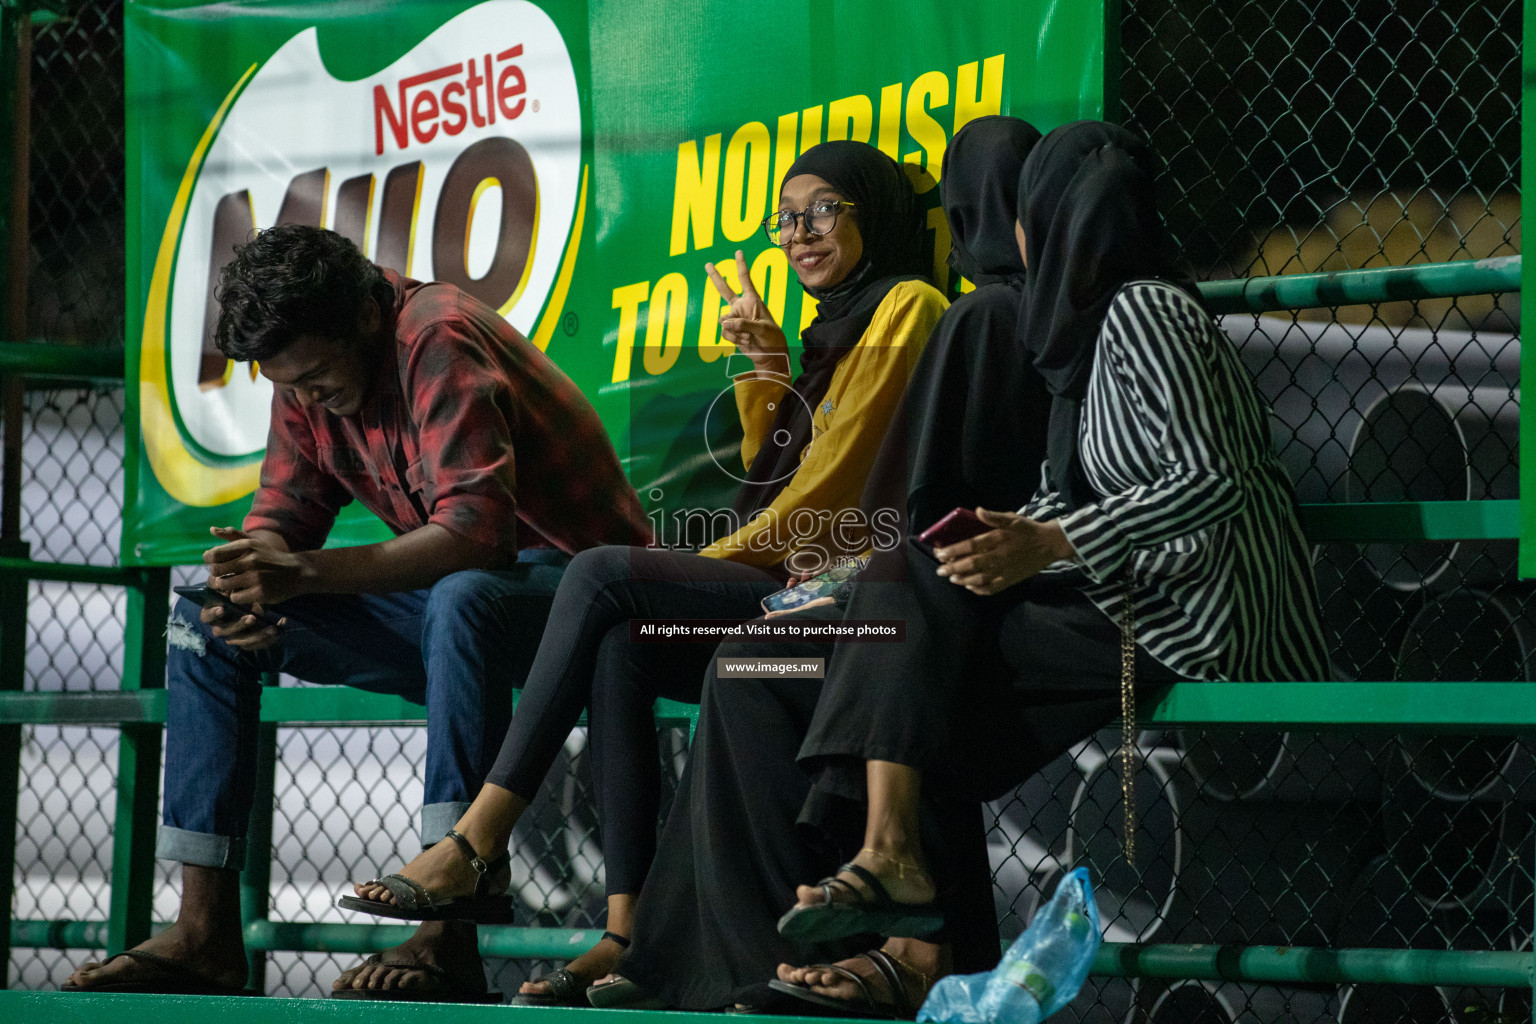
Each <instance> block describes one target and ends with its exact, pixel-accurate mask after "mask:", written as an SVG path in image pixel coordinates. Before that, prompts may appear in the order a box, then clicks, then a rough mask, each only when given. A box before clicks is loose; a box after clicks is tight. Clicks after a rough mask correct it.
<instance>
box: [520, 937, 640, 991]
mask: <svg viewBox="0 0 1536 1024" xmlns="http://www.w3.org/2000/svg"><path fill="white" fill-rule="evenodd" d="M623 955H624V947H623V946H620V945H619V944H618V943H617V942H614V941H613V940H612V939H609V938H604V939H602V940H601V941H599V942H598V944H597V945H595V946H593V947H592V948H591V949H589V950H587V951H586V952H585V953H583V954H581V956H579V957H577V958H576V959H575V960H572V961H571V962H570V963H568V964H566V965H565V969H566V970H568V971H570V972H571V974H573V975H575V977H576V982H577V984H578V985H579V986H580V987H581V988H582V989H585V988H587V987H588V986H590V985H595V984H597V983H598V982H601V981H606V980H609V979H611V978H613V977H614V975H613V974H611V973H610V972H611V971H612V970H613V967H614V965H615V964H617V963H618V962H619V957H621V956H623ZM518 991H519V992H520V993H521V994H522V995H525V996H548V995H554V993H553V992H551V991H550V986H549V982H547V981H539V980H537V979H535V980H533V981H525V982H523V987H522V988H521V989H519V990H518Z"/></svg>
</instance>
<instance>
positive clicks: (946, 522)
mask: <svg viewBox="0 0 1536 1024" xmlns="http://www.w3.org/2000/svg"><path fill="white" fill-rule="evenodd" d="M991 529H992V527H990V526H988V525H987V524H986V523H984V522H982V521H981V517H979V516H978V515H976V513H974V512H972V511H971V510H970V509H968V508H957V509H953V510H951V511H950V512H948V513H947V514H946V515H945V516H944V518H943V519H940V520H939V521H938V522H936V523H934V524H933V525H932V526H930V527H928V529H926V530H924V531H923V532H922V533H920V534H918V535H917V541H916V543H917V546H918V548H919V549H920V550H922V552H923V553H924V554H926V555H927V556H928V557H930V558H933V557H935V556H934V553H933V552H934V549H935V548H947V547H949V546H950V545H951V544H958V543H960V542H961V541H963V540H970V539H971V538H972V537H976V536H979V535H981V534H983V533H986V532H987V531H988V530H991Z"/></svg>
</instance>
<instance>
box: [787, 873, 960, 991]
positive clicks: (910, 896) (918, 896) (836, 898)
mask: <svg viewBox="0 0 1536 1024" xmlns="http://www.w3.org/2000/svg"><path fill="white" fill-rule="evenodd" d="M898 861H901V862H905V863H904V865H903V867H901V868H900V869H898V867H897V863H898V862H897V861H892V860H891V859H890V858H887V857H882V856H880V855H879V854H874V853H870V852H869V851H867V850H860V851H859V854H858V856H856V857H854V858H853V863H855V864H857V865H858V866H859V867H861V868H863V869H864V870H866V871H868V872H869V873H870V874H872V875H874V876H875V877H876V878H878V879H880V884H881V885H883V886H885V889H886V891H887V892H889V893H890V894H891V899H893V900H895V901H896V902H897V903H928V902H930V901H931V900H933V898H934V897H935V896H936V895H938V891H937V890H936V889H935V888H934V887H933V879H931V878H929V877H928V872H927V870H926V869H924V868H922V867H921V866H919V865H917V864H916V862H915V861H908V860H907V858H904V857H903V858H898ZM908 864H910V865H911V866H906V865H908ZM914 868H916V870H914ZM837 877H838V878H841V879H843V880H844V881H846V882H847V883H848V884H849V885H851V886H853V887H854V888H855V889H858V890H861V891H864V892H868V890H869V886H868V885H866V884H865V883H864V880H863V879H862V878H860V877H859V876H858V875H855V874H854V873H853V872H851V871H844V872H842V873H840V874H839V875H838V876H837ZM795 898H796V899H798V900H799V901H800V905H801V906H808V907H819V906H821V905H822V904H823V903H825V902H826V894H825V892H824V890H823V889H822V887H821V886H819V885H801V886H797V887H796V888H795ZM856 899H857V897H856V896H855V895H854V894H853V893H851V892H849V891H848V890H846V889H844V888H842V887H841V886H833V888H832V902H834V903H841V902H844V901H854V900H856ZM844 983H845V984H852V983H851V982H846V981H845V982H844Z"/></svg>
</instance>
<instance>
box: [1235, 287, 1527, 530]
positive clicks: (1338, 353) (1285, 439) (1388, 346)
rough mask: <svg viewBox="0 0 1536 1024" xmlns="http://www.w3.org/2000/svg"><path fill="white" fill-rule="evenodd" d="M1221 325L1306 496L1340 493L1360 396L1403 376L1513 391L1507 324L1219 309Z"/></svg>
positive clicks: (1516, 365) (1512, 346) (1514, 370)
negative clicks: (1468, 326)
mask: <svg viewBox="0 0 1536 1024" xmlns="http://www.w3.org/2000/svg"><path fill="white" fill-rule="evenodd" d="M1222 323H1223V326H1224V327H1225V329H1226V331H1227V334H1228V336H1229V337H1230V338H1231V339H1232V341H1233V343H1234V344H1235V345H1236V346H1237V348H1238V350H1239V352H1240V354H1241V357H1242V360H1243V363H1244V365H1246V366H1247V368H1248V370H1249V372H1250V373H1251V374H1253V376H1254V379H1255V380H1256V381H1257V382H1258V386H1259V391H1260V392H1261V393H1262V394H1263V395H1264V397H1265V398H1266V399H1267V400H1268V401H1269V403H1270V405H1271V406H1272V407H1273V408H1274V411H1275V420H1274V430H1275V443H1276V447H1277V449H1278V451H1279V454H1280V460H1281V462H1282V463H1283V464H1284V465H1285V468H1286V470H1287V471H1288V472H1289V474H1290V476H1291V480H1292V482H1293V483H1294V484H1295V485H1296V490H1297V496H1298V497H1299V498H1300V500H1301V501H1303V502H1307V503H1313V502H1327V501H1339V500H1342V499H1343V493H1342V481H1343V479H1344V476H1345V474H1346V473H1347V471H1348V468H1349V442H1350V438H1352V437H1353V436H1354V434H1355V431H1356V429H1357V427H1358V425H1359V422H1360V419H1361V416H1362V414H1363V413H1364V411H1365V409H1366V407H1367V406H1369V405H1370V404H1371V403H1372V402H1374V401H1375V400H1376V399H1377V398H1379V397H1380V396H1381V395H1383V394H1385V393H1387V392H1389V391H1391V390H1393V389H1394V388H1397V387H1399V386H1401V385H1403V384H1405V383H1408V382H1410V381H1415V382H1418V383H1419V384H1421V385H1423V386H1426V387H1431V388H1442V387H1443V388H1446V389H1450V390H1455V389H1460V390H1463V391H1473V390H1479V389H1488V390H1491V391H1493V392H1502V393H1503V394H1504V396H1505V397H1506V398H1509V397H1513V398H1514V399H1515V401H1516V402H1518V400H1519V388H1520V342H1519V339H1518V338H1517V337H1516V336H1514V335H1511V334H1507V333H1490V332H1475V331H1452V330H1440V331H1434V330H1428V329H1423V328H1387V327H1356V326H1352V325H1344V324H1316V323H1301V322H1296V321H1293V320H1291V319H1289V318H1283V317H1275V316H1261V317H1251V318H1250V317H1242V316H1227V317H1224V318H1223V321H1222Z"/></svg>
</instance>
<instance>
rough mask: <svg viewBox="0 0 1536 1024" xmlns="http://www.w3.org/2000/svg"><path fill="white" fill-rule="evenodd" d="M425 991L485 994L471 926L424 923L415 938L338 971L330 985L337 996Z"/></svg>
mask: <svg viewBox="0 0 1536 1024" xmlns="http://www.w3.org/2000/svg"><path fill="white" fill-rule="evenodd" d="M371 959H372V958H370V960H371ZM391 962H392V963H407V964H423V965H427V966H431V967H436V968H438V969H440V970H442V971H443V972H445V974H446V977H444V978H441V979H439V978H437V977H435V976H433V975H432V974H430V973H429V972H427V971H425V970H412V969H411V968H409V967H391V966H388V964H389V963H391ZM429 988H446V989H452V990H454V991H456V992H463V993H466V994H470V995H478V994H481V993H484V992H485V991H486V987H485V970H484V969H483V967H482V966H481V962H480V948H479V944H478V942H477V940H476V936H475V926H474V925H473V924H470V923H468V922H466V921H424V922H423V923H422V925H421V927H420V928H417V929H416V934H415V935H412V936H411V937H410V938H409V939H407V940H405V941H404V942H402V943H401V944H400V945H398V946H395V947H394V948H392V949H386V950H384V952H382V953H380V954H378V960H377V961H374V962H372V963H370V962H367V961H365V962H363V963H361V964H358V965H357V966H356V967H352V968H349V969H348V970H345V971H342V972H341V974H340V976H338V977H337V979H336V980H335V981H333V982H331V989H332V990H333V991H338V992H339V991H344V990H346V989H429Z"/></svg>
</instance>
